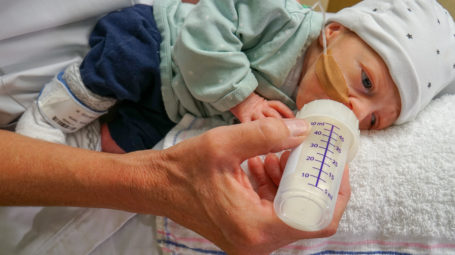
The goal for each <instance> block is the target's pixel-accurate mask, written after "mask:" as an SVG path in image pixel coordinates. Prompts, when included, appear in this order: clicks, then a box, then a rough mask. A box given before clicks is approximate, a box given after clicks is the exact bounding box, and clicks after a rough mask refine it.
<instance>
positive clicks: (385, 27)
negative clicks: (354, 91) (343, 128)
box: [328, 0, 455, 124]
mask: <svg viewBox="0 0 455 255" xmlns="http://www.w3.org/2000/svg"><path fill="white" fill-rule="evenodd" d="M328 22H338V23H340V24H342V25H344V26H345V27H347V28H349V29H350V30H352V31H353V32H355V33H356V34H357V35H358V36H359V37H360V38H362V39H363V40H364V41H365V42H366V43H367V44H368V45H369V46H370V47H371V48H373V49H374V50H375V51H376V52H377V53H378V54H379V55H380V56H381V57H382V59H383V60H384V62H385V63H386V65H387V67H388V69H389V72H390V75H391V76H392V78H393V80H394V82H395V84H396V85H397V87H398V91H399V93H400V97H401V113H400V115H399V117H398V119H397V120H396V122H395V124H402V123H405V122H407V121H410V120H412V119H414V118H415V116H416V115H417V114H418V113H419V112H420V111H421V110H422V109H423V108H424V107H425V106H426V105H427V104H428V103H429V102H430V101H431V99H433V97H434V96H435V95H437V94H438V93H439V92H440V91H441V90H443V89H444V88H446V87H447V86H455V24H454V21H453V18H452V17H451V16H450V14H449V13H448V11H447V10H445V9H444V8H443V7H442V6H441V5H440V4H439V3H438V2H437V1H436V0H365V1H362V2H360V3H358V4H356V5H354V6H352V7H349V8H346V9H343V10H341V11H339V12H338V13H336V14H334V15H333V16H331V17H330V18H329V19H328Z"/></svg>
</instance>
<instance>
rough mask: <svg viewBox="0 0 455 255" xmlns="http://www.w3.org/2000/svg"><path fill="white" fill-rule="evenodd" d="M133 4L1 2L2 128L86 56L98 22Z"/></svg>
mask: <svg viewBox="0 0 455 255" xmlns="http://www.w3.org/2000/svg"><path fill="white" fill-rule="evenodd" d="M133 3H134V1H133V0H97V1H92V0H78V1H72V0H40V1H34V0H5V1H2V2H1V3H0V128H8V129H12V128H13V126H14V125H15V122H16V121H17V119H18V117H19V116H20V115H21V114H22V113H23V112H24V110H25V108H26V107H27V106H28V105H30V104H31V103H32V102H33V100H34V99H35V98H36V97H37V95H38V93H39V91H40V89H41V88H42V86H43V85H44V84H46V83H47V82H48V81H49V80H51V79H52V78H53V77H54V76H55V74H56V73H58V72H59V71H61V70H62V69H63V68H64V67H66V66H68V65H69V64H70V63H73V62H75V61H81V59H82V57H83V56H84V55H85V54H86V52H87V51H88V36H89V34H90V31H91V30H92V27H93V26H94V24H95V22H96V20H97V18H98V17H99V16H101V15H103V14H104V13H107V12H109V11H112V10H115V9H118V8H122V7H127V6H130V5H132V4H133Z"/></svg>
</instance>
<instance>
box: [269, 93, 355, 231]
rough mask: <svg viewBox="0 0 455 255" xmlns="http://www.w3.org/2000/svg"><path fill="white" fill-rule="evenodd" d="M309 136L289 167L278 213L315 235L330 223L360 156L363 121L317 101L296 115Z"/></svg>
mask: <svg viewBox="0 0 455 255" xmlns="http://www.w3.org/2000/svg"><path fill="white" fill-rule="evenodd" d="M297 118H303V119H305V120H307V121H308V123H309V124H310V125H311V131H310V135H309V136H308V137H307V138H306V139H305V141H304V142H303V143H302V144H300V145H299V146H298V147H297V148H295V149H294V150H293V151H292V152H291V155H290V157H289V159H288V161H287V164H286V168H285V170H284V173H283V176H282V179H281V182H280V185H279V188H278V192H277V195H276V197H275V200H274V208H275V212H276V214H277V215H278V217H279V218H280V219H281V220H282V221H284V222H285V223H286V224H288V225H289V226H291V227H294V228H296V229H300V230H304V231H317V230H321V229H323V228H325V227H326V226H328V224H329V223H330V222H331V221H332V217H333V212H334V208H335V203H336V200H337V197H338V190H339V188H340V183H341V178H342V176H343V171H344V167H345V165H346V164H347V163H349V162H350V161H351V160H352V159H353V158H354V155H355V154H356V152H357V148H358V144H359V135H360V132H359V121H358V119H357V118H356V116H355V115H354V113H353V112H352V111H351V110H350V109H349V108H348V107H346V106H345V105H343V104H342V103H339V102H337V101H333V100H326V99H324V100H316V101H312V102H310V103H308V104H306V105H305V106H304V107H303V108H302V109H301V110H300V111H299V112H298V113H297Z"/></svg>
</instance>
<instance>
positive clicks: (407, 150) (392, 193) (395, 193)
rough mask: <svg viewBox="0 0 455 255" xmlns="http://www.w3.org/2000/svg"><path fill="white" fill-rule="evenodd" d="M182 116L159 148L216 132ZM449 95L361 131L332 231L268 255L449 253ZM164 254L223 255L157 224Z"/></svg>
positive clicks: (454, 124) (209, 123)
mask: <svg viewBox="0 0 455 255" xmlns="http://www.w3.org/2000/svg"><path fill="white" fill-rule="evenodd" d="M222 124H223V123H220V122H219V121H216V120H209V119H199V118H195V117H192V116H189V115H188V116H185V117H184V118H183V119H182V121H181V122H180V123H179V124H178V125H177V126H176V127H175V128H174V129H173V130H172V131H171V132H170V133H169V134H168V135H167V136H166V138H165V140H164V144H163V146H164V148H167V147H169V146H172V145H174V144H176V143H178V142H180V141H182V140H184V139H186V138H188V137H191V136H195V135H198V134H200V133H202V132H203V131H205V130H207V129H209V128H212V127H215V126H218V125H222ZM454 130H455V95H446V96H443V97H441V98H438V99H436V100H434V101H433V102H431V104H430V105H429V106H427V108H425V109H424V111H423V112H422V113H420V115H419V116H418V117H417V119H416V120H415V121H413V122H411V123H408V124H405V125H401V126H393V127H391V128H388V129H386V130H382V131H370V132H362V134H361V145H360V148H359V152H358V154H357V156H356V158H355V159H354V160H353V161H352V162H351V164H350V180H351V186H352V196H351V200H350V202H349V204H348V207H347V209H346V212H345V214H344V215H343V218H342V220H341V222H340V225H339V228H338V232H337V233H336V234H335V235H334V236H332V237H330V238H322V239H313V240H301V241H299V242H296V243H293V244H291V245H288V246H286V247H283V248H281V249H279V250H277V251H276V252H274V253H273V254H455V132H454ZM157 231H158V242H159V243H160V244H161V247H162V250H163V253H164V254H224V253H223V252H222V251H221V250H220V249H219V248H217V247H216V246H215V245H213V244H212V243H210V242H209V241H207V240H206V239H204V238H203V237H201V236H199V235H198V234H196V233H194V232H192V231H190V230H188V229H186V228H184V227H181V226H180V225H178V224H176V223H175V222H173V221H172V220H170V219H168V218H165V217H157Z"/></svg>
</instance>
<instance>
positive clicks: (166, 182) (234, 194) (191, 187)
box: [138, 118, 347, 254]
mask: <svg viewBox="0 0 455 255" xmlns="http://www.w3.org/2000/svg"><path fill="white" fill-rule="evenodd" d="M307 134H308V129H307V125H305V122H303V121H302V120H282V119H274V118H269V119H262V120H259V121H255V122H249V123H244V124H240V125H236V126H226V127H220V128H216V129H213V130H210V131H208V132H206V133H204V134H203V135H201V136H199V137H196V138H193V139H190V140H187V141H184V142H182V143H180V144H178V145H176V146H174V147H171V148H169V149H167V150H165V151H162V159H163V160H162V162H164V163H165V164H166V165H164V166H163V167H162V168H161V169H166V171H159V172H156V171H155V172H153V171H149V170H148V169H145V170H144V173H145V174H144V176H146V178H147V179H149V180H152V182H153V183H154V184H151V185H149V186H150V187H151V189H153V192H152V193H150V194H149V196H148V197H143V199H144V200H142V201H141V200H139V201H138V205H140V206H143V205H147V204H148V205H150V206H151V207H153V208H151V209H150V210H152V211H155V213H158V214H160V215H165V216H167V217H169V218H171V219H172V220H174V221H175V222H177V223H179V224H181V225H183V226H185V227H187V228H190V229H192V230H194V231H196V232H198V233H199V234H201V235H202V236H204V237H206V238H207V239H209V240H211V241H212V242H214V243H215V244H216V245H218V246H219V247H220V248H221V249H223V250H224V251H226V252H227V253H228V254H268V253H270V252H272V251H273V250H275V249H277V248H279V247H281V246H284V245H286V244H288V243H291V242H293V241H295V240H298V239H302V238H310V237H322V236H327V235H330V234H333V233H334V231H335V229H336V223H337V221H338V220H339V217H338V216H337V218H336V220H334V223H333V224H332V226H331V227H330V228H328V229H326V230H324V231H320V232H315V233H305V232H301V231H298V230H296V229H293V228H291V227H289V226H287V225H286V224H284V223H283V222H282V221H281V220H280V219H279V218H277V216H276V214H275V212H274V209H273V204H272V196H270V195H271V194H272V193H267V192H263V191H261V190H264V191H269V190H272V189H276V185H275V184H274V183H273V182H270V181H269V180H268V179H267V178H268V177H267V178H266V176H267V173H266V169H265V168H266V167H268V166H267V165H265V166H264V165H260V164H257V165H256V166H255V170H254V173H255V176H256V177H258V178H257V181H258V182H259V187H261V190H260V192H258V193H257V192H256V191H255V190H254V189H253V187H252V184H251V183H250V181H249V179H248V177H247V176H246V174H245V173H244V172H243V170H242V169H241V167H240V164H241V163H242V162H243V161H244V160H246V159H248V158H251V157H253V156H257V155H261V154H267V153H269V152H277V151H281V150H283V149H288V148H291V147H295V146H297V145H298V144H299V143H301V142H302V140H303V139H304V138H305V137H306V135H307ZM272 168H273V166H272ZM346 181H347V178H345V182H346ZM156 182H158V183H159V184H157V183H156ZM157 188H158V190H157ZM156 193H158V194H159V196H160V197H158V198H157V197H150V196H153V195H156ZM272 195H273V194H272ZM150 201H153V204H152V203H151V202H150ZM157 201H158V203H157ZM346 203H347V197H346V196H344V197H343V196H340V201H339V205H338V209H337V213H338V214H339V215H341V213H342V211H343V208H344V207H345V206H346ZM157 208H158V210H159V211H156V209H157ZM146 211H148V210H146Z"/></svg>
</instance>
